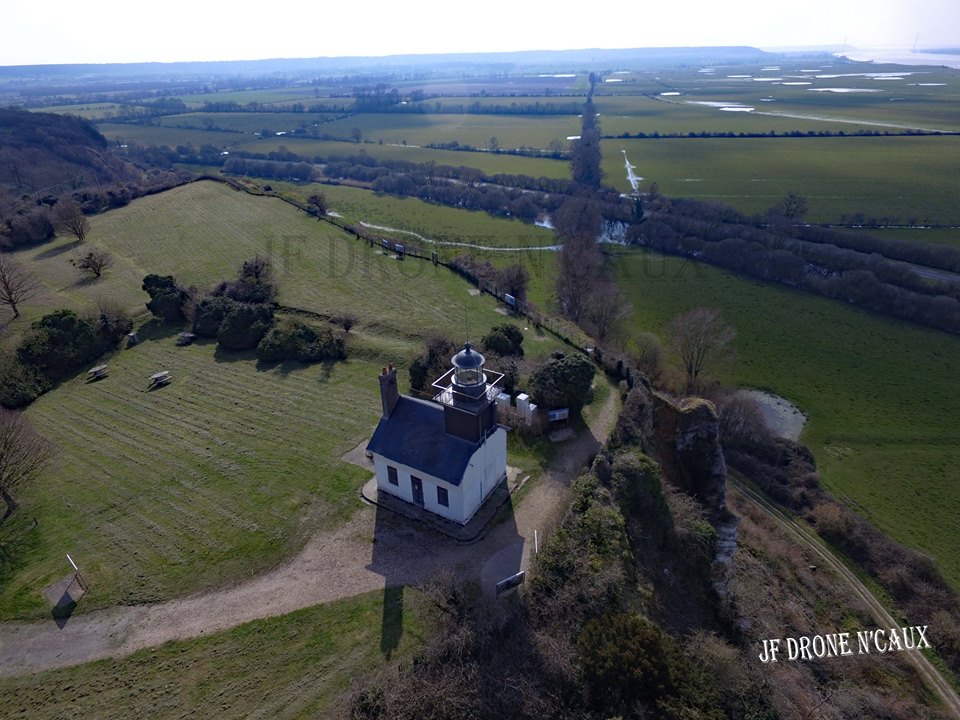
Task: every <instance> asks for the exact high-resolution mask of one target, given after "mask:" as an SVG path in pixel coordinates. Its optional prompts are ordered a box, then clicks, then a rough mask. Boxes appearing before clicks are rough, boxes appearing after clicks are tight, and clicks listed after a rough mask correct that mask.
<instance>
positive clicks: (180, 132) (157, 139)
mask: <svg viewBox="0 0 960 720" xmlns="http://www.w3.org/2000/svg"><path fill="white" fill-rule="evenodd" d="M97 130H99V131H100V132H101V133H103V135H104V137H106V138H107V140H110V141H112V142H114V143H117V144H124V145H128V144H136V145H161V146H162V145H166V146H167V147H171V148H175V147H177V146H178V145H196V146H201V145H213V146H214V147H215V148H220V149H223V148H232V147H236V146H238V145H242V144H244V143H249V142H252V141H254V140H256V139H257V138H256V137H255V136H253V135H250V134H249V133H239V132H226V131H222V130H198V129H193V128H172V127H162V126H158V125H132V124H129V123H98V124H97Z"/></svg>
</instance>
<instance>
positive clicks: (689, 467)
mask: <svg viewBox="0 0 960 720" xmlns="http://www.w3.org/2000/svg"><path fill="white" fill-rule="evenodd" d="M652 410H653V423H652V429H653V435H652V438H653V442H652V445H653V451H654V452H655V453H656V455H657V458H658V459H659V460H660V464H661V465H662V466H663V470H664V474H665V475H666V476H667V480H669V481H670V482H671V483H672V484H673V485H675V486H676V487H678V488H680V489H681V490H685V491H686V492H688V493H690V494H691V495H693V496H694V497H696V498H697V499H698V500H699V501H700V502H701V504H702V505H703V506H704V507H705V508H706V509H707V511H708V512H709V513H710V515H711V518H712V519H714V520H716V519H718V518H719V517H720V516H722V515H723V514H725V513H726V511H727V495H726V489H727V463H726V461H725V460H724V458H723V449H722V448H721V447H720V423H719V420H718V419H717V410H716V408H715V407H714V405H713V403H711V402H710V401H708V400H702V399H700V398H689V399H686V400H682V401H681V402H680V403H679V404H676V403H674V402H673V401H672V400H670V399H669V398H667V397H666V396H665V395H662V394H660V393H658V392H653V393H652Z"/></svg>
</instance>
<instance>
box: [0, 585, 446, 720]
mask: <svg viewBox="0 0 960 720" xmlns="http://www.w3.org/2000/svg"><path fill="white" fill-rule="evenodd" d="M383 598H384V593H383V592H375V593H367V594H365V595H360V596H358V597H356V598H351V599H350V600H345V601H340V602H334V603H330V604H328V605H320V606H317V607H313V608H309V609H307V610H300V611H297V612H293V613H290V614H289V615H284V616H283V617H278V618H270V619H268V620H257V621H254V622H251V623H247V624H245V625H241V626H239V627H237V628H235V629H233V630H229V631H226V632H221V633H216V634H214V635H211V636H209V637H202V638H197V639H194V640H183V641H175V642H169V643H167V644H165V645H162V646H160V647H157V648H150V649H148V650H141V651H140V652H137V653H134V654H133V655H130V656H129V657H125V658H120V659H117V660H102V661H99V662H93V663H87V664H84V665H78V666H75V667H70V668H65V669H60V670H53V671H50V672H45V673H40V674H36V675H26V676H23V677H18V678H12V679H6V678H3V679H0V714H2V715H3V717H5V718H10V720H12V719H13V718H30V720H54V719H60V718H66V717H89V718H94V717H95V718H99V719H100V720H108V719H110V718H116V720H128V719H129V718H146V717H149V718H154V719H157V720H159V719H160V718H170V719H173V718H185V717H216V718H251V717H268V716H269V717H272V718H278V719H280V718H283V719H290V718H320V717H339V716H340V715H341V713H342V709H343V707H344V706H345V705H346V702H347V695H348V693H349V690H350V688H351V686H352V684H353V683H354V682H355V680H356V679H357V678H358V677H365V676H368V674H369V673H371V672H375V671H376V670H378V669H379V668H381V667H384V666H387V665H389V664H395V663H396V661H397V660H398V659H400V660H403V659H405V658H408V657H409V656H410V655H411V654H412V652H413V651H414V650H415V648H416V647H417V646H418V645H419V644H420V642H421V641H422V639H423V637H424V636H425V634H426V633H427V632H428V630H427V627H428V620H427V610H426V609H425V608H424V607H423V602H422V601H421V600H420V596H419V595H418V594H417V593H413V592H410V591H409V590H407V591H406V592H404V594H403V611H402V615H401V616H400V617H399V618H397V620H398V621H399V623H400V624H399V627H396V628H389V630H390V631H391V632H394V633H396V634H397V635H398V636H399V639H400V641H399V646H398V647H397V648H396V650H395V651H394V652H393V654H392V656H391V659H390V660H385V659H384V656H383V654H382V653H381V652H380V651H379V646H380V645H381V642H382V640H381V633H382V632H384V630H385V628H384V627H383V617H384V613H383Z"/></svg>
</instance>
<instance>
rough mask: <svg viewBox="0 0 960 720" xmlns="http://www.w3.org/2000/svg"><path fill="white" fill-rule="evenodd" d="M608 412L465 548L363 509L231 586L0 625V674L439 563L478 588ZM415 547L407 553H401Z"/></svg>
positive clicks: (77, 659)
mask: <svg viewBox="0 0 960 720" xmlns="http://www.w3.org/2000/svg"><path fill="white" fill-rule="evenodd" d="M616 417H617V396H616V391H615V388H611V392H610V394H609V397H608V398H607V400H606V401H605V403H604V405H603V407H602V408H601V410H600V412H599V413H598V414H597V417H596V418H595V419H594V420H593V422H592V423H591V425H590V430H589V432H581V433H580V434H579V435H578V436H577V437H576V438H574V439H573V440H570V441H568V442H567V443H565V444H564V447H563V448H562V451H561V452H559V453H557V456H556V458H555V461H554V462H553V463H552V464H551V466H550V467H549V468H548V470H547V472H546V473H544V475H543V476H542V477H540V478H539V479H537V480H536V481H534V483H533V484H532V486H531V487H530V489H529V490H528V491H527V493H526V496H525V497H524V498H523V500H522V502H520V503H519V505H517V506H516V507H515V508H514V513H513V515H512V517H510V518H509V519H507V520H506V521H504V522H501V523H500V524H498V525H497V526H496V527H494V528H492V529H491V530H490V531H489V532H488V534H487V535H486V536H485V537H484V538H483V540H481V541H480V542H478V543H476V544H474V545H467V546H463V545H457V544H455V543H453V542H450V541H444V540H443V539H441V536H439V535H437V534H435V533H433V532H431V531H429V530H424V529H421V528H420V527H416V526H411V525H410V524H409V523H408V522H406V521H404V520H402V519H400V518H397V517H396V516H394V515H392V514H390V513H387V512H385V511H382V510H377V509H375V508H372V507H370V506H364V507H363V508H362V509H361V510H359V511H358V512H357V513H356V514H355V515H354V517H353V519H352V520H351V521H350V522H348V523H347V524H346V525H344V526H341V527H339V528H337V529H336V530H332V531H329V532H322V533H318V534H317V535H315V536H314V537H313V538H312V539H311V540H310V541H309V542H308V543H307V545H306V547H304V549H303V550H302V551H301V552H300V554H299V555H297V556H296V557H294V558H292V559H291V560H289V561H287V562H286V563H284V564H283V565H281V566H279V567H278V568H276V569H275V570H272V571H270V572H268V573H265V574H264V575H261V576H259V577H257V578H254V579H252V580H250V581H247V582H244V583H241V584H239V585H236V586H232V587H226V588H220V589H217V590H213V591H209V592H205V593H199V594H196V595H191V596H188V597H184V598H178V599H176V600H170V601H167V602H163V603H157V604H153V605H138V606H130V607H117V608H112V609H109V610H104V611H98V612H93V613H89V614H83V615H78V616H76V617H73V618H71V619H70V620H69V622H67V624H66V625H65V626H64V627H63V628H62V629H61V628H58V626H57V624H56V623H55V622H53V620H49V621H45V622H38V623H14V622H10V623H3V624H2V625H0V675H3V676H11V675H19V674H24V673H30V672H40V671H43V670H49V669H53V668H58V667H66V666H69V665H76V664H79V663H83V662H88V661H91V660H98V659H102V658H108V657H122V656H124V655H128V654H130V653H132V652H135V651H137V650H140V649H142V648H146V647H152V646H155V645H159V644H161V643H164V642H167V641H168V640H177V639H184V638H191V637H197V636H200V635H206V634H211V633H215V632H219V631H221V630H226V629H229V628H231V627H235V626H236V625H239V624H241V623H245V622H248V621H250V620H256V619H259V618H266V617H274V616H278V615H284V614H286V613H289V612H292V611H294V610H298V609H300V608H304V607H310V606H312V605H317V604H319V603H325V602H330V601H333V600H338V599H341V598H346V597H351V596H353V595H356V594H358V593H362V592H366V591H369V590H377V589H382V588H384V587H385V586H388V585H389V586H395V585H409V584H413V583H417V582H419V581H421V580H423V579H425V578H427V577H429V576H430V575H432V574H433V573H435V572H436V570H437V569H438V568H440V567H445V568H450V569H453V570H455V571H456V572H457V573H458V574H459V575H461V576H463V577H469V578H478V579H481V580H482V581H483V583H484V584H485V585H487V584H488V583H489V582H492V581H495V580H498V579H501V578H502V577H504V576H505V575H506V574H509V573H510V572H516V571H517V570H518V569H519V568H521V567H525V566H526V563H527V562H528V560H529V554H530V548H531V547H532V545H533V542H534V531H535V530H538V531H539V534H540V536H541V537H542V536H543V533H544V532H545V531H548V530H549V528H550V527H551V525H552V522H553V520H554V519H555V518H556V517H557V515H558V513H559V512H560V510H561V509H562V507H563V503H562V501H563V499H564V497H565V496H566V492H567V489H568V488H569V485H570V483H571V481H572V480H573V478H574V477H575V476H576V475H577V473H579V471H580V469H581V468H582V467H583V464H584V463H585V462H586V460H587V459H588V458H589V457H590V456H591V455H592V454H594V453H595V452H596V451H597V449H598V448H599V447H600V446H601V445H602V444H603V442H605V441H606V438H607V437H608V435H609V434H610V431H611V430H612V429H613V424H614V422H615V421H616ZM412 548H415V551H411V549H412Z"/></svg>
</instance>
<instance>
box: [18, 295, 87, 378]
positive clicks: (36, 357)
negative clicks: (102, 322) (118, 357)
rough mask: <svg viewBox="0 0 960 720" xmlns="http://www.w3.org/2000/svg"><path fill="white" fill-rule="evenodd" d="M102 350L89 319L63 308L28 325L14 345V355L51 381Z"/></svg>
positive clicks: (66, 373)
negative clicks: (17, 343)
mask: <svg viewBox="0 0 960 720" xmlns="http://www.w3.org/2000/svg"><path fill="white" fill-rule="evenodd" d="M104 349H105V347H104V345H103V344H101V340H100V338H98V336H97V331H96V328H94V326H93V324H92V323H91V322H90V321H88V320H86V319H85V318H82V317H80V316H79V315H77V314H76V313H75V312H73V311H72V310H66V309H63V310H57V311H55V312H52V313H50V314H49V315H44V316H43V317H42V318H40V319H39V320H37V321H36V322H34V323H32V324H31V325H30V330H29V331H28V332H27V333H26V335H24V337H23V340H21V341H20V346H19V347H18V348H17V356H18V357H19V359H20V362H22V363H24V364H25V365H28V366H30V367H33V368H36V369H37V370H38V371H39V372H41V373H42V374H43V376H44V377H45V378H47V379H48V380H49V381H50V382H57V381H59V380H62V379H63V378H65V377H66V376H67V375H69V374H70V373H71V372H73V371H74V370H76V369H77V368H78V367H80V366H81V365H83V364H84V363H86V362H89V361H90V360H93V359H94V358H96V357H98V356H99V355H100V353H101V352H102V351H103V350H104Z"/></svg>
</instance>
